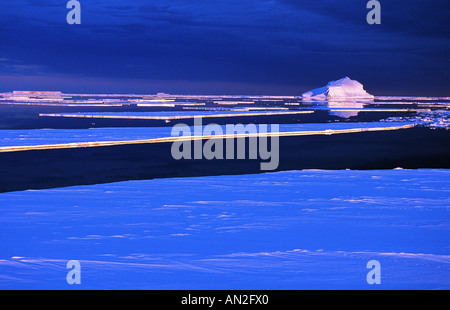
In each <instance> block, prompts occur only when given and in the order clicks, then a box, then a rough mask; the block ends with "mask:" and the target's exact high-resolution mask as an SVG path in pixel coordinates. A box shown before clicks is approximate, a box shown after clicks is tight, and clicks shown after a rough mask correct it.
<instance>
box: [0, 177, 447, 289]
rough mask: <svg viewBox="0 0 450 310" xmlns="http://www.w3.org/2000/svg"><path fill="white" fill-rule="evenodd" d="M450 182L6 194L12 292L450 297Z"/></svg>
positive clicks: (227, 184) (246, 181)
mask: <svg viewBox="0 0 450 310" xmlns="http://www.w3.org/2000/svg"><path fill="white" fill-rule="evenodd" d="M449 180H450V171H448V170H445V169H442V170H439V169H436V170H401V169H396V170H384V171H381V170H375V171H349V170H342V171H319V170H317V171H315V170H306V171H288V172H277V173H266V174H259V175H240V176H214V177H196V178H180V179H155V180H148V181H129V182H121V183H112V184H106V185H93V186H77V187H70V188H58V189H51V190H38V191H23V192H12V193H2V194H0V205H1V208H2V212H1V217H0V221H1V223H0V241H1V247H0V258H1V259H0V288H2V289H28V288H29V289H69V288H70V289H73V288H79V289H449V288H450V242H449V241H450V221H449V219H450V196H449V191H450V181H449ZM69 260H78V261H79V262H80V264H81V281H82V284H81V285H79V286H76V287H74V286H69V285H68V284H67V282H66V275H67V272H68V271H69V270H68V269H66V264H67V262H68V261H69ZM370 260H378V261H379V262H380V264H381V285H369V284H368V283H367V281H366V275H367V273H368V272H369V271H370V270H369V269H367V268H366V264H367V262H368V261H370Z"/></svg>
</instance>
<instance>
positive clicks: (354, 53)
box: [0, 0, 450, 94]
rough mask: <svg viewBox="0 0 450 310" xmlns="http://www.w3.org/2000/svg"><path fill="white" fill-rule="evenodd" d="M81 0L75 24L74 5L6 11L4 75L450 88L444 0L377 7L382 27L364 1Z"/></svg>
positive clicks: (26, 4)
mask: <svg viewBox="0 0 450 310" xmlns="http://www.w3.org/2000/svg"><path fill="white" fill-rule="evenodd" d="M80 2H81V5H82V24H81V25H75V26H69V25H67V23H66V22H65V17H66V14H67V12H68V10H67V9H66V7H65V4H66V1H59V0H52V1H51V0H46V1H31V0H28V1H27V0H18V1H14V2H12V1H9V2H7V3H5V4H2V5H1V6H2V9H1V10H0V42H1V45H0V46H1V48H0V58H2V59H7V60H8V61H3V62H1V63H0V75H4V76H6V75H12V74H14V75H17V74H24V75H26V74H28V75H38V74H43V73H46V74H48V75H53V76H65V77H67V76H73V77H76V78H77V80H78V79H80V78H82V77H83V76H85V77H90V78H93V77H98V78H99V79H100V78H101V79H105V78H117V79H121V80H126V79H130V80H131V79H140V80H146V79H147V80H149V81H150V80H151V81H166V82H167V85H170V81H181V80H182V81H191V82H204V83H209V82H214V83H215V85H236V84H237V83H242V85H245V84H249V83H250V84H254V85H261V92H265V91H268V85H269V91H271V90H270V85H272V90H273V91H275V89H276V90H277V91H278V90H279V89H280V87H279V86H281V85H284V86H290V87H291V89H292V91H291V94H296V93H297V92H300V91H302V90H306V89H307V88H309V87H313V86H321V85H320V84H323V83H325V82H327V81H329V80H331V79H336V78H340V77H343V76H346V75H349V76H350V77H352V78H355V79H359V80H361V81H362V82H363V83H364V84H367V86H368V88H369V89H371V90H373V91H375V92H378V93H380V92H390V93H393V92H394V91H399V92H403V93H405V94H407V93H408V92H410V91H412V90H415V91H422V92H423V93H424V94H425V93H431V92H433V93H437V92H439V94H443V93H445V92H446V91H447V81H448V77H449V76H448V69H449V58H448V55H449V54H450V53H449V52H450V50H449V45H448V37H449V33H448V32H449V25H448V21H447V20H448V18H447V17H448V13H449V5H448V4H447V2H446V1H440V0H439V1H420V0H418V1H408V2H407V3H405V2H402V1H387V0H385V1H380V2H381V4H382V24H381V25H376V26H370V25H368V24H367V23H366V20H365V19H366V14H367V12H368V10H367V9H366V3H367V2H366V1H361V0H359V1H358V0H349V1H345V2H344V1H340V2H339V1H331V0H326V1H294V0H278V1H276V0H260V1H256V0H255V1H251V0H190V1H181V0H170V1H169V0H158V1H156V0H155V1H144V0H130V1H114V0H97V1H86V0H85V1H83V0H81V1H80ZM18 64H19V65H18ZM15 66H16V67H15ZM18 66H22V69H26V66H29V68H30V70H29V72H28V73H26V72H25V71H26V70H25V71H24V70H18V69H19V68H20V67H18ZM102 81H103V80H102ZM220 83H222V84H220ZM158 85H164V84H158ZM192 85H197V84H195V83H193V84H192ZM393 85H395V88H394V86H393ZM1 87H2V86H1V85H0V88H1ZM224 87H225V86H224ZM418 87H419V90H418ZM420 87H421V89H420ZM171 89H174V88H173V87H172V86H171ZM175 89H176V87H175ZM255 89H257V87H256V88H255ZM283 89H286V87H284V88H283ZM215 90H216V88H215ZM142 91H145V89H143V90H142ZM162 91H163V90H162ZM234 91H235V89H231V88H230V89H223V90H222V92H223V93H225V92H234ZM192 92H194V93H195V92H196V90H195V89H194V90H192Z"/></svg>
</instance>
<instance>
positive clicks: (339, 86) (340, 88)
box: [302, 77, 374, 100]
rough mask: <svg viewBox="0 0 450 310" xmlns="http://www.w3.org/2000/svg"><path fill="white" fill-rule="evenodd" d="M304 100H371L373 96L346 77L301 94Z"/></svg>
mask: <svg viewBox="0 0 450 310" xmlns="http://www.w3.org/2000/svg"><path fill="white" fill-rule="evenodd" d="M302 97H303V98H304V99H318V100H325V99H340V98H342V99H345V98H364V99H372V98H374V96H373V95H371V94H369V93H368V92H366V91H365V90H364V86H363V85H362V84H361V83H359V82H358V81H355V80H352V79H350V78H348V77H345V78H343V79H340V80H337V81H331V82H329V83H328V84H327V85H326V86H324V87H321V88H317V89H314V90H311V91H308V92H306V93H304V94H302Z"/></svg>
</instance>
